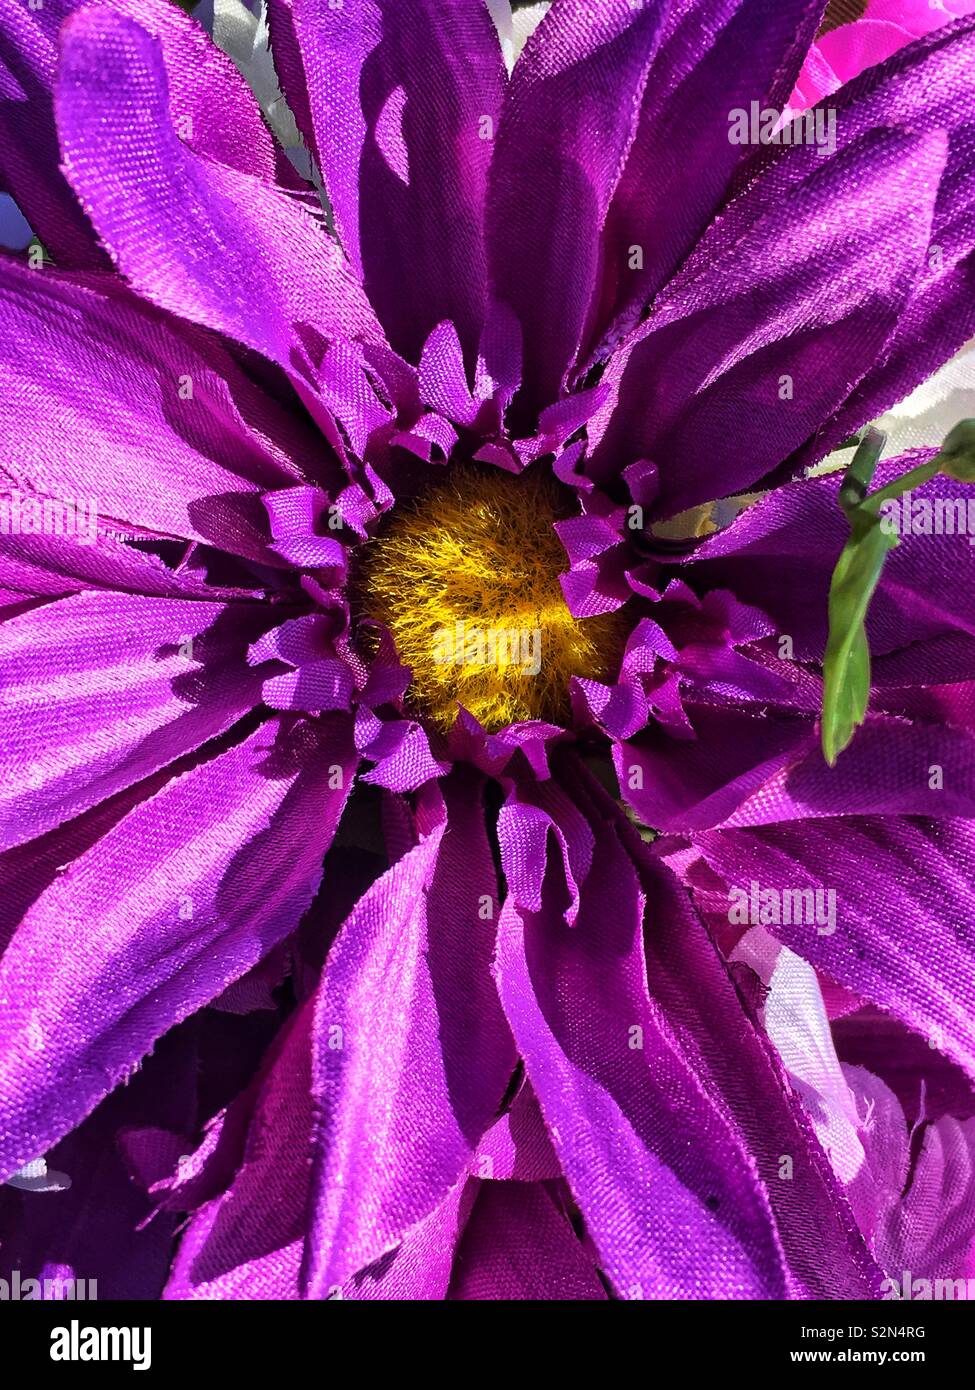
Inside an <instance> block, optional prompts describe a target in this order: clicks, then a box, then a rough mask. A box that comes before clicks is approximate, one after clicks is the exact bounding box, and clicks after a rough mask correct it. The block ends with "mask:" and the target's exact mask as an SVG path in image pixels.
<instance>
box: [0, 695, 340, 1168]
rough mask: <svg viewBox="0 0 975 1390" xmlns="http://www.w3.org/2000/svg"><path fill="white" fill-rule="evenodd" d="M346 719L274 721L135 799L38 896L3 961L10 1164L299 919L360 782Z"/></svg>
mask: <svg viewBox="0 0 975 1390" xmlns="http://www.w3.org/2000/svg"><path fill="white" fill-rule="evenodd" d="M346 728H347V724H346V722H345V721H342V720H339V721H338V722H337V723H335V724H332V725H323V726H321V730H320V731H319V730H318V729H313V728H311V727H309V726H307V725H305V726H298V727H297V728H295V729H293V730H292V731H291V732H290V733H287V732H285V731H284V730H283V729H281V730H279V729H278V726H277V725H276V724H275V723H274V722H269V723H268V724H266V725H263V726H262V727H260V728H259V729H257V730H256V732H254V733H253V734H251V735H250V736H249V738H247V739H246V740H245V741H244V742H243V743H241V744H239V745H238V746H236V747H235V748H232V749H230V750H229V751H228V752H225V753H221V754H219V755H218V756H217V757H216V758H214V759H213V761H212V762H207V763H202V764H201V765H199V766H197V767H196V768H194V769H193V771H191V772H188V773H186V774H185V775H184V776H182V777H178V778H176V779H175V780H174V781H172V782H170V783H168V784H167V785H166V786H165V787H164V788H163V789H162V790H161V791H159V792H158V793H157V794H156V795H155V796H154V797H152V798H151V799H150V800H148V801H146V802H144V803H143V804H142V805H140V806H138V807H137V808H136V809H135V810H133V811H132V812H131V813H130V814H129V815H128V816H126V817H125V818H124V819H123V820H121V821H120V822H119V823H118V824H117V825H116V826H115V827H114V828H113V829H111V830H110V831H109V832H108V833H107V834H106V835H105V836H104V838H103V839H101V840H98V841H97V842H96V843H95V844H94V845H93V847H92V848H91V849H90V850H88V851H87V853H85V854H83V855H82V856H81V858H80V859H77V860H75V861H74V862H73V863H72V864H70V865H68V866H65V869H64V872H62V873H61V874H59V875H58V876H56V877H55V879H54V881H53V883H52V884H51V886H50V887H49V888H48V889H47V891H46V892H45V893H44V894H42V896H41V897H40V898H39V899H38V900H37V901H36V902H35V903H34V905H33V907H32V908H31V909H30V910H29V911H28V913H27V915H26V917H25V918H24V920H23V922H22V924H21V925H20V926H19V927H18V928H17V930H16V931H15V933H14V937H13V940H12V941H11V943H10V945H9V946H8V947H7V950H6V952H5V953H4V955H3V957H2V960H0V997H2V998H3V999H4V1000H5V1009H6V1021H7V1032H6V1036H5V1046H4V1051H3V1054H2V1057H0V1078H2V1084H0V1136H2V1139H0V1173H2V1174H4V1175H5V1174H7V1173H10V1172H12V1171H16V1169H17V1168H18V1167H20V1166H21V1165H22V1164H23V1163H26V1162H28V1161H29V1160H30V1159H32V1158H34V1157H36V1156H37V1154H38V1153H43V1152H44V1151H45V1150H46V1149H48V1148H49V1147H50V1146H51V1144H52V1143H54V1141H55V1140H56V1139H58V1138H59V1137H60V1136H61V1135H62V1134H64V1133H66V1132H67V1131H68V1130H70V1129H71V1128H73V1127H74V1125H76V1124H77V1123H78V1122H79V1121H80V1120H81V1119H83V1118H84V1116H85V1115H86V1114H87V1113H88V1112H89V1111H90V1110H91V1109H92V1108H93V1106H94V1105H95V1104H96V1103H97V1102H98V1101H99V1100H100V1099H101V1098H102V1097H103V1096H105V1095H106V1094H107V1093H108V1092H109V1091H110V1090H112V1088H113V1087H114V1086H116V1085H117V1084H118V1083H119V1082H120V1081H121V1080H123V1079H124V1078H125V1077H126V1076H127V1075H128V1074H129V1073H130V1071H131V1070H132V1068H133V1066H134V1065H135V1064H136V1063H137V1062H138V1061H139V1060H140V1058H141V1057H143V1056H144V1055H145V1053H146V1052H147V1051H148V1050H149V1049H150V1048H151V1046H152V1044H153V1043H154V1042H155V1040H156V1039H157V1038H158V1037H160V1036H161V1035H162V1034H163V1033H164V1032H166V1031H167V1030H168V1029H169V1028H171V1027H172V1026H173V1025H174V1024H175V1023H177V1022H179V1021H180V1020H181V1019H183V1018H185V1017H187V1015H189V1014H191V1013H192V1012H193V1011H194V1010H196V1009H198V1008H200V1007H201V1006H202V1005H204V1004H205V1003H207V1002H208V1001H209V1000H210V999H212V998H214V997H215V996H216V995H217V994H219V993H220V992H221V991H222V990H224V989H226V987H227V986H228V985H229V984H230V983H231V982H232V981H233V980H235V979H237V978H239V977H240V976H241V975H243V974H244V973H245V972H246V971H247V970H248V969H250V968H251V967H252V966H253V965H255V964H256V963H257V961H259V960H260V959H261V957H262V956H263V955H265V954H266V952H267V951H269V950H270V949H271V947H272V946H273V945H275V944H276V943H277V942H278V941H280V940H282V939H283V938H284V937H285V936H287V935H288V933H289V932H291V931H293V930H294V928H295V927H296V926H297V925H298V922H299V920H300V918H301V915H302V913H303V912H304V911H305V909H306V908H307V907H308V905H309V903H310V902H311V899H312V896H313V894H314V892H315V890H316V888H317V887H318V884H319V880H320V877H321V862H322V856H323V854H324V851H325V849H326V848H327V846H328V843H329V841H330V840H331V837H332V834H333V833H334V830H335V826H336V823H337V821H338V818H339V815H340V813H341V810H342V807H343V806H344V803H345V798H346V796H347V794H348V789H349V785H350V783H351V774H352V770H353V767H354V762H353V758H352V754H351V750H350V748H349V745H348V742H347V735H346ZM276 735H277V737H276ZM333 768H338V769H339V772H340V773H341V779H340V780H341V787H338V788H337V789H334V790H333V789H332V788H331V787H330V785H329V783H330V781H332V782H336V781H337V778H336V775H335V774H334V772H332V773H330V769H333Z"/></svg>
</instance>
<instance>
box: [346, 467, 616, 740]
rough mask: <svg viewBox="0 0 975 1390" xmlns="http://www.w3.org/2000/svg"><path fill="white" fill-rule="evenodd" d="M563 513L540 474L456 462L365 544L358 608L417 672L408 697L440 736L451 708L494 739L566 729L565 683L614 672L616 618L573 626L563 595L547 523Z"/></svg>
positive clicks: (559, 555) (556, 491)
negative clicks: (536, 723) (532, 726)
mask: <svg viewBox="0 0 975 1390" xmlns="http://www.w3.org/2000/svg"><path fill="white" fill-rule="evenodd" d="M565 515H567V510H566V506H565V503H564V501H563V492H562V489H561V488H560V487H559V485H558V484H557V483H556V482H555V481H554V480H552V479H551V477H550V476H549V475H547V474H544V473H542V472H541V471H538V472H537V473H536V471H535V470H531V471H529V472H528V473H526V474H523V475H522V476H521V477H515V476H513V475H511V474H508V473H498V472H490V473H488V472H486V471H485V472H482V471H479V470H475V469H474V468H473V467H463V466H461V467H455V468H454V469H453V470H452V471H451V474H450V477H449V479H448V480H447V481H445V482H444V483H443V484H441V485H440V486H438V487H436V488H433V489H431V490H430V491H429V492H427V493H425V494H423V495H422V496H421V497H420V499H419V500H418V501H415V502H414V503H412V504H411V505H410V506H409V507H407V508H404V510H402V511H400V512H397V513H395V514H394V516H393V518H392V520H391V521H390V523H389V525H388V527H387V529H386V530H385V532H383V534H382V535H380V536H379V537H378V538H377V539H376V540H374V541H373V542H372V543H371V544H370V547H369V554H368V557H367V559H366V562H365V564H364V567H363V571H362V575H361V580H360V603H361V609H362V611H363V613H364V614H365V615H366V616H367V617H370V618H376V619H379V620H380V621H381V622H383V623H385V624H386V626H387V627H388V628H389V630H390V631H391V633H392V635H393V638H394V640H395V642H396V648H397V651H398V652H399V655H400V659H401V660H402V661H403V662H404V664H405V665H407V666H409V667H411V668H412V671H413V680H412V682H411V685H410V690H409V693H408V698H409V699H410V700H411V702H412V704H413V706H414V707H415V708H416V709H417V710H418V711H419V712H420V713H421V714H424V715H426V716H427V717H428V718H429V719H431V720H432V721H433V722H434V723H435V724H437V725H438V726H439V727H440V728H442V729H449V728H450V726H451V725H452V724H453V722H454V719H455V717H456V714H457V705H458V702H459V703H460V704H461V705H463V706H464V708H465V709H467V710H469V711H470V712H471V714H473V715H474V716H475V717H476V718H477V719H478V720H480V722H481V724H483V725H484V727H485V728H486V729H488V730H491V731H494V730H497V729H500V728H503V727H504V726H505V725H506V724H511V723H514V722H516V721H520V720H524V719H549V720H556V721H563V720H564V719H565V718H566V716H567V715H568V712H569V678H570V677H571V676H590V677H593V678H595V679H597V680H606V679H608V678H611V677H612V676H613V675H615V667H616V665H617V664H618V661H619V654H620V651H621V648H622V639H623V631H624V628H623V625H622V622H621V619H620V617H619V615H618V614H615V613H611V614H606V615H604V616H600V617H596V618H587V619H582V620H580V619H577V618H574V617H573V616H572V614H571V613H570V612H569V609H568V607H567V606H566V602H565V599H564V598H563V595H562V588H561V585H560V584H559V575H560V573H562V572H564V571H565V569H566V568H567V561H566V557H565V551H564V549H563V548H562V545H561V542H560V541H559V538H558V536H557V535H556V533H555V531H554V530H553V529H552V525H553V522H555V521H557V520H559V518H560V517H564V516H565Z"/></svg>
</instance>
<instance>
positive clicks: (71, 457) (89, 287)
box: [0, 259, 309, 561]
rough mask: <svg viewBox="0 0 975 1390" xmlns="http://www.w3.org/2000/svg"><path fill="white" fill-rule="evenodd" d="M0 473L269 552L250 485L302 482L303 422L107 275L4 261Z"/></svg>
mask: <svg viewBox="0 0 975 1390" xmlns="http://www.w3.org/2000/svg"><path fill="white" fill-rule="evenodd" d="M0 309H2V312H3V318H4V325H5V330H6V331H5V333H4V337H3V341H2V344H0V383H2V404H0V446H2V448H0V457H2V462H0V473H6V474H8V475H9V477H10V479H11V482H12V483H13V485H14V486H16V487H19V488H22V489H23V490H24V491H25V492H39V493H48V494H50V495H52V496H54V497H56V498H61V499H81V500H82V501H84V502H86V503H87V502H91V503H92V504H93V505H94V507H95V509H96V510H97V513H98V516H99V518H100V522H99V524H100V525H104V524H106V523H107V522H110V521H114V522H115V523H117V528H118V529H123V530H124V529H129V530H131V529H133V528H134V529H136V530H149V531H155V532H160V533H162V534H163V535H171V536H179V537H186V538H192V539H198V540H206V541H209V542H211V543H213V544H216V545H219V546H221V547H222V548H224V549H227V550H230V551H232V552H235V553H237V554H243V555H245V556H248V557H249V558H252V559H263V560H265V561H266V560H268V559H269V558H270V557H269V555H268V553H267V551H266V549H265V545H264V540H265V538H266V535H267V519H266V515H265V512H264V508H263V507H262V506H261V504H260V501H259V499H258V496H257V494H258V492H259V491H260V490H261V489H263V488H268V487H271V488H273V487H283V486H284V485H285V484H287V483H289V482H293V481H294V480H295V477H296V469H295V465H294V464H292V463H291V462H290V460H289V459H288V453H290V452H291V451H292V450H293V451H295V453H296V456H299V454H298V451H303V449H304V448H307V447H309V445H308V437H307V436H306V435H305V433H304V431H303V430H302V429H300V428H298V427H296V426H295V424H294V423H293V422H292V421H290V420H289V419H288V417H287V416H286V415H285V414H284V412H283V411H281V409H280V407H278V406H275V405H274V404H273V403H272V402H271V401H270V400H268V398H267V397H265V396H264V394H263V393H262V392H261V391H259V390H258V389H257V388H256V387H255V386H254V385H253V383H252V382H251V381H249V380H248V378H247V377H246V376H245V375H244V373H243V372H242V371H241V370H240V368H239V367H238V366H237V365H236V364H235V362H234V361H233V359H232V358H231V357H230V355H229V354H228V353H227V351H226V350H225V349H224V348H222V347H220V346H219V345H218V344H216V343H214V342H212V340H210V339H208V338H204V337H203V336H202V335H201V334H199V333H198V332H196V331H195V330H191V329H187V330H185V331H181V330H180V325H178V324H174V323H173V322H172V321H171V320H167V319H165V318H164V317H163V316H162V315H160V314H159V313H158V312H157V311H155V310H153V309H152V308H151V307H149V306H147V305H145V304H141V303H140V302H139V301H138V300H137V299H136V298H135V297H134V296H132V295H130V294H129V293H127V292H126V291H125V290H124V289H123V288H122V287H120V286H118V285H117V284H113V282H112V281H111V280H110V279H109V278H108V277H104V279H102V280H100V281H98V282H93V281H90V280H89V281H85V282H84V283H82V282H81V281H80V280H78V279H76V278H74V277H67V276H61V275H59V274H58V273H57V272H55V271H52V270H45V271H43V272H40V271H32V270H28V269H27V268H26V267H24V266H18V265H16V264H15V263H14V262H13V261H11V260H9V259H5V260H3V261H2V262H0Z"/></svg>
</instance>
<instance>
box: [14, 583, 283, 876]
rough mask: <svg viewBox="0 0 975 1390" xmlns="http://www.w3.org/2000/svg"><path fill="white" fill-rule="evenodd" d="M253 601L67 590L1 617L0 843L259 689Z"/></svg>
mask: <svg viewBox="0 0 975 1390" xmlns="http://www.w3.org/2000/svg"><path fill="white" fill-rule="evenodd" d="M266 622H267V616H266V615H265V614H264V613H262V611H261V609H260V608H258V606H257V605H251V606H250V607H249V608H248V607H247V606H245V605H238V606H236V607H235V608H233V609H231V608H228V607H227V606H226V605H225V604H222V603H186V602H178V601H175V602H174V601H172V600H170V599H157V598H140V597H137V596H135V595H116V594H103V593H84V594H76V595H75V596H74V597H73V598H65V599H60V600H59V601H57V602H55V603H49V604H46V605H45V606H44V607H43V608H36V609H34V610H32V611H31V612H28V613H24V614H22V615H21V616H20V617H17V618H14V619H12V620H11V621H10V622H7V623H4V624H3V625H2V626H0V674H2V678H3V684H4V700H3V704H2V705H0V742H2V746H3V750H4V768H5V777H4V783H3V786H2V788H0V849H8V848H9V847H10V846H11V845H14V844H20V843H21V842H23V841H24V840H30V839H33V837H34V836H36V835H40V834H42V833H43V832H44V831H46V830H49V829H51V828H52V827H53V826H56V825H60V824H61V823H62V822H63V821H66V820H70V819H72V817H74V816H76V815H78V814H79V813H80V812H81V811H84V810H87V808H88V807H89V806H92V805H94V804H95V803H96V802H98V801H101V800H103V799H104V798H105V797H108V796H111V795H112V794H113V793H114V792H116V791H119V790H121V789H122V788H123V787H126V786H130V785H132V784H133V783H134V782H138V781H141V780H142V778H144V777H147V776H148V775H149V774H150V773H152V772H155V771H156V770H157V769H158V768H160V767H164V766H165V765H166V764H167V763H170V762H173V761H175V759H176V758H178V757H181V756H182V755H183V754H184V753H187V752H190V751H192V749H194V748H198V747H199V746H200V745H201V744H203V743H205V742H206V741H207V739H209V738H213V737H214V736H215V735H216V734H219V733H222V732H223V731H224V730H225V729H227V728H229V727H230V725H231V724H233V723H234V722H235V721H236V720H237V719H239V718H240V717H241V715H243V714H246V713H247V711H248V710H250V709H252V708H253V707H254V706H255V705H256V704H259V703H260V698H261V694H260V691H261V677H260V675H259V674H258V673H257V672H255V671H253V670H251V669H250V668H249V667H248V666H247V664H246V662H245V660H244V652H245V649H246V643H247V631H248V628H249V629H250V631H251V633H254V632H255V631H259V630H260V627H261V626H263V625H264V624H266Z"/></svg>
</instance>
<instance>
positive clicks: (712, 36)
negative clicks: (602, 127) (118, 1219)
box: [597, 0, 821, 336]
mask: <svg viewBox="0 0 975 1390" xmlns="http://www.w3.org/2000/svg"><path fill="white" fill-rule="evenodd" d="M820 12H821V7H818V8H817V6H816V5H814V4H809V3H808V0H780V2H779V3H777V4H776V5H774V6H772V7H771V8H770V7H769V6H768V5H767V4H766V3H765V0H697V3H693V4H688V5H675V6H673V7H672V9H671V11H670V13H669V14H668V15H667V19H666V23H665V29H664V34H663V36H662V39H661V43H660V47H659V49H658V52H657V55H656V57H655V59H654V62H653V66H652V68H651V69H650V77H649V80H648V82H647V89H646V93H645V95H644V99H643V108H642V111H641V113H640V122H639V126H638V129H637V133H636V136H635V138H634V141H633V145H632V147H631V149H630V151H629V154H628V156H627V160H626V164H625V167H624V169H623V172H622V174H621V176H620V180H619V183H618V184H617V186H616V190H615V192H614V194H613V200H612V203H611V205H610V209H609V216H608V218H607V222H606V232H605V251H604V255H605V261H606V266H605V271H604V275H605V283H606V300H607V302H606V304H605V306H604V309H603V315H604V317H603V322H602V323H601V324H599V325H597V332H598V331H600V330H605V328H606V327H607V323H608V321H609V319H610V318H611V317H612V318H614V319H615V323H614V328H613V335H614V336H617V335H619V334H620V332H621V331H622V330H623V329H626V328H630V327H632V326H633V324H634V323H636V322H638V320H639V317H640V314H641V313H642V311H643V309H644V308H645V307H646V306H647V305H648V304H649V303H650V302H651V300H652V299H653V298H654V296H655V295H656V294H657V292H658V291H659V289H660V288H661V286H662V285H663V284H664V283H665V282H666V280H667V278H668V277H669V276H670V275H671V274H672V273H673V271H674V270H675V269H676V267H677V266H678V265H679V264H680V262H681V260H682V259H683V258H684V256H685V255H686V254H687V251H688V250H689V248H690V247H691V246H692V245H693V244H694V242H695V240H696V239H697V237H698V236H699V235H700V234H701V232H702V231H703V229H704V227H705V226H706V225H707V223H708V221H709V219H710V218H711V217H712V216H713V215H714V213H715V211H716V209H717V208H718V207H719V206H720V204H721V202H722V201H723V200H724V197H725V195H726V189H727V185H728V183H729V181H730V179H731V175H732V173H733V171H734V169H735V167H736V165H737V164H738V163H739V161H740V159H741V157H742V154H743V150H742V147H741V146H740V145H733V144H732V143H731V142H730V141H729V140H726V139H723V138H716V132H718V131H720V132H721V133H722V134H726V133H727V129H728V122H729V120H730V115H731V113H732V112H734V111H735V110H736V109H741V108H745V109H748V108H749V107H750V104H751V102H752V101H758V102H759V103H760V106H761V108H762V109H765V108H766V107H774V108H776V109H777V110H781V108H782V105H783V102H784V99H785V97H786V96H787V94H788V91H789V87H790V85H791V81H792V79H793V78H794V77H795V75H796V74H797V73H798V71H799V66H800V64H801V62H802V59H803V57H804V56H805V53H806V50H807V49H808V47H809V44H810V43H811V41H812V38H813V34H814V32H815V30H816V28H817V26H818V23H819V17H820ZM634 246H638V247H639V248H640V249H641V252H642V265H641V266H639V267H635V266H633V265H632V264H631V261H632V249H633V247H634Z"/></svg>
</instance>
